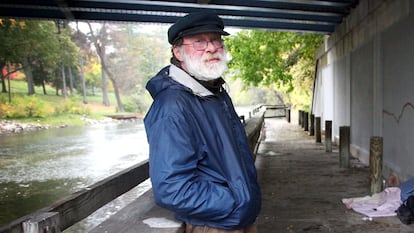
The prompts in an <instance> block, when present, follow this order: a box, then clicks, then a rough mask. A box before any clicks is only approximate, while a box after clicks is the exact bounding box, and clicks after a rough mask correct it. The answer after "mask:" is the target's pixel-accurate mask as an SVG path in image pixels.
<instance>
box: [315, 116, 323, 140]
mask: <svg viewBox="0 0 414 233" xmlns="http://www.w3.org/2000/svg"><path fill="white" fill-rule="evenodd" d="M315 132H316V137H315V138H316V142H322V137H321V117H315Z"/></svg>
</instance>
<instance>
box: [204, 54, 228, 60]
mask: <svg viewBox="0 0 414 233" xmlns="http://www.w3.org/2000/svg"><path fill="white" fill-rule="evenodd" d="M223 57H224V56H223V55H221V54H220V53H215V54H206V55H205V56H204V57H203V61H209V60H212V59H219V60H220V61H221V60H223Z"/></svg>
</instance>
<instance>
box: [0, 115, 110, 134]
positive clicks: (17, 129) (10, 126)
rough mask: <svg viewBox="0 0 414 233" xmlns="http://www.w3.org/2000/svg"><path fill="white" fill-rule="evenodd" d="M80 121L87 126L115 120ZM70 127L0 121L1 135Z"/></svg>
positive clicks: (85, 118)
mask: <svg viewBox="0 0 414 233" xmlns="http://www.w3.org/2000/svg"><path fill="white" fill-rule="evenodd" d="M80 119H81V120H82V121H83V122H85V125H89V124H98V123H108V122H112V121H114V120H113V119H111V118H109V117H108V118H105V119H102V120H95V119H90V118H87V117H81V118H80ZM68 126H70V125H69V124H61V125H57V126H50V125H45V124H39V123H23V122H18V121H14V120H0V135H2V134H17V133H24V132H31V131H37V130H46V129H49V128H66V127H68Z"/></svg>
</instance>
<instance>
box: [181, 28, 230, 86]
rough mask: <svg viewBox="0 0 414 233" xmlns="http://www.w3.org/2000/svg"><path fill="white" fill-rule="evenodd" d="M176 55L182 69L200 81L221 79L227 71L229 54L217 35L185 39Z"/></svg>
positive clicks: (206, 34)
mask: <svg viewBox="0 0 414 233" xmlns="http://www.w3.org/2000/svg"><path fill="white" fill-rule="evenodd" d="M174 53H175V56H176V57H177V59H178V60H179V61H180V62H181V66H182V68H183V69H184V70H186V71H187V72H188V73H190V74H191V75H194V77H196V78H197V79H200V80H206V81H208V80H212V79H216V78H219V77H220V76H221V75H223V73H224V72H225V71H226V69H227V56H226V55H227V54H226V52H225V49H224V47H223V41H222V40H221V36H220V34H217V33H204V34H198V35H194V36H188V37H184V38H183V44H182V45H181V46H179V47H175V48H174Z"/></svg>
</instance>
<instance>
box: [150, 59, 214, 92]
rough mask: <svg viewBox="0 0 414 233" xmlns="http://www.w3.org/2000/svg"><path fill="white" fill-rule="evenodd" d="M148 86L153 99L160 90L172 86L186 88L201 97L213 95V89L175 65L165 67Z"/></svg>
mask: <svg viewBox="0 0 414 233" xmlns="http://www.w3.org/2000/svg"><path fill="white" fill-rule="evenodd" d="M146 88H147V90H148V92H149V93H150V94H151V96H152V98H153V99H154V98H155V97H156V96H157V95H158V94H159V93H160V92H162V91H164V90H166V89H170V88H173V89H182V90H186V91H189V92H191V93H193V94H194V95H197V96H200V97H204V96H210V95H213V93H212V92H211V91H209V90H208V89H207V88H205V87H204V86H203V85H201V84H200V83H199V82H197V81H196V80H195V79H194V78H192V77H191V76H190V75H189V74H187V73H186V72H185V71H184V70H182V69H180V68H178V67H177V66H175V65H170V66H167V67H165V68H163V69H162V70H161V71H160V72H158V74H157V75H156V76H155V77H153V78H152V79H150V80H149V81H148V83H147V86H146Z"/></svg>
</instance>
